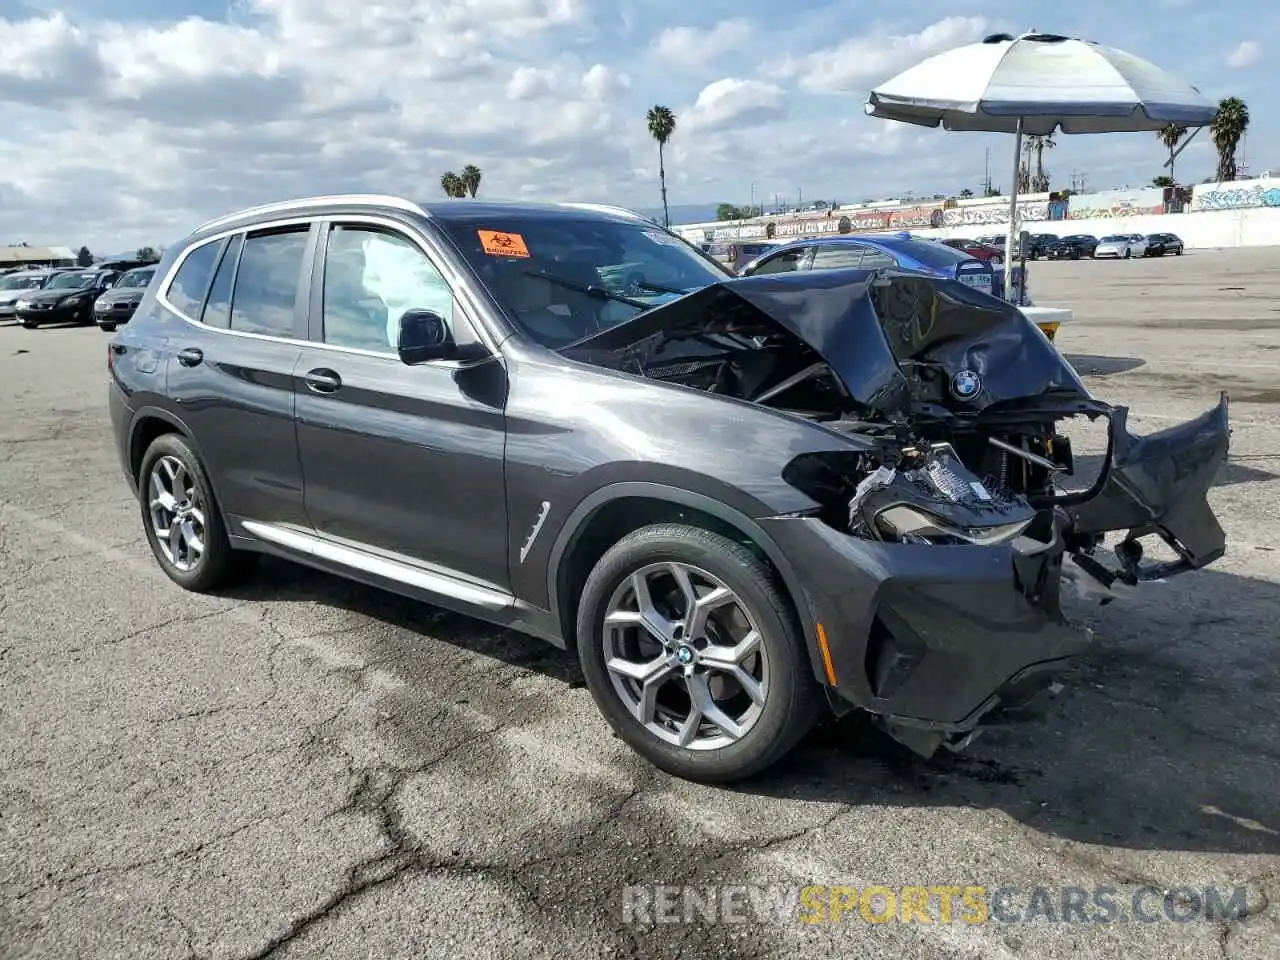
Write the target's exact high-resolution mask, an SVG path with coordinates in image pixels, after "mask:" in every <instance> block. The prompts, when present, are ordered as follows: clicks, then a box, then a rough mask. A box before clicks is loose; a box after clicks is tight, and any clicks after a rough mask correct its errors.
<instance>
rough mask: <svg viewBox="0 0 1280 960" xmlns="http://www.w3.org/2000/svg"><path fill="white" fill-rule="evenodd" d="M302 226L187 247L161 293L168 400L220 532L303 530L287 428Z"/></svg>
mask: <svg viewBox="0 0 1280 960" xmlns="http://www.w3.org/2000/svg"><path fill="white" fill-rule="evenodd" d="M311 243H312V240H311V236H310V232H309V225H308V224H306V223H300V224H299V223H293V224H289V225H285V226H280V227H274V228H269V229H262V230H254V231H249V232H248V233H237V234H233V235H231V236H228V237H224V238H221V239H216V240H210V241H207V242H205V243H204V244H202V245H200V246H198V247H195V248H193V249H192V250H191V251H190V252H189V253H188V254H187V255H186V257H185V259H184V260H183V261H182V263H181V265H180V266H179V267H178V270H177V272H176V273H175V274H174V275H173V278H172V280H171V281H170V283H169V285H168V287H167V288H166V289H165V290H164V291H163V292H162V293H161V296H160V298H159V299H160V300H161V302H162V305H163V306H165V307H166V308H168V309H169V310H170V311H171V312H173V313H176V314H177V315H178V316H179V317H181V318H182V319H183V320H185V321H186V322H185V323H184V324H182V325H181V327H180V328H178V329H177V333H176V335H175V336H173V337H172V338H171V340H170V347H171V349H172V353H173V356H172V359H171V360H170V362H169V365H168V369H169V373H168V393H169V395H170V397H171V398H172V399H173V400H174V401H175V402H176V403H177V405H178V407H179V414H180V416H181V417H182V419H183V420H184V421H185V422H186V423H187V425H188V426H189V427H190V429H191V432H192V435H193V436H194V438H195V440H196V442H197V444H198V446H199V453H200V456H201V458H202V459H203V461H204V463H205V467H206V469H207V470H208V471H209V473H210V478H211V480H212V482H213V486H214V490H215V492H216V494H217V497H218V499H219V501H220V503H221V505H222V509H223V513H224V514H225V515H226V518H227V520H228V522H229V524H230V527H231V532H232V533H236V532H239V523H240V522H241V521H244V520H258V521H268V522H277V523H292V524H303V525H305V524H306V522H307V518H306V511H305V509H304V507H303V501H302V471H301V468H300V466H299V463H298V440H297V434H296V432H295V428H294V379H293V377H294V368H295V367H296V365H297V363H298V358H299V357H300V356H301V354H302V349H301V346H300V343H299V341H300V340H301V338H302V335H303V331H304V329H305V327H304V324H305V297H304V296H302V295H301V293H300V292H301V291H303V290H305V289H306V287H307V281H308V279H309V276H310V273H309V270H310V259H309V258H308V256H307V253H308V251H309V250H310V248H311Z"/></svg>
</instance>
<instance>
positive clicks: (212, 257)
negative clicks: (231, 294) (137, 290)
mask: <svg viewBox="0 0 1280 960" xmlns="http://www.w3.org/2000/svg"><path fill="white" fill-rule="evenodd" d="M221 246H222V244H221V243H220V242H219V241H217V240H210V241H209V242H208V243H203V244H201V245H200V246H198V247H196V248H195V249H194V250H192V251H191V252H190V253H189V254H187V258H186V259H185V260H183V261H182V266H180V267H179V268H178V272H177V273H176V274H174V277H173V279H172V280H171V281H169V289H168V290H166V291H165V295H164V296H165V299H166V300H168V301H169V303H170V304H172V305H173V308H174V309H175V310H177V311H178V312H179V313H181V314H183V315H184V316H186V317H187V318H189V319H194V318H196V317H198V316H200V305H201V304H202V303H204V295H205V291H206V290H208V289H209V280H210V278H212V276H213V267H214V264H215V263H216V262H217V258H218V250H219V248H220V247H221Z"/></svg>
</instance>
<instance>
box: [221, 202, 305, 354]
mask: <svg viewBox="0 0 1280 960" xmlns="http://www.w3.org/2000/svg"><path fill="white" fill-rule="evenodd" d="M306 249H307V228H306V227H300V228H289V229H288V230H278V231H271V232H264V233H257V234H253V233H251V234H249V235H248V236H246V237H245V240H244V249H243V250H242V251H241V253H240V265H239V268H238V269H237V271H236V282H235V291H234V293H233V294H232V298H231V329H232V330H235V331H239V332H240V333H258V334H263V335H265V336H271V337H295V336H296V335H297V333H296V325H295V323H294V304H295V303H296V301H297V299H298V275H299V273H300V271H301V269H302V256H303V254H304V253H305V251H306Z"/></svg>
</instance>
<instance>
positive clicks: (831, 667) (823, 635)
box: [818, 623, 836, 687]
mask: <svg viewBox="0 0 1280 960" xmlns="http://www.w3.org/2000/svg"><path fill="white" fill-rule="evenodd" d="M818 649H819V650H821V651H822V668H823V670H825V671H826V674H827V683H829V684H831V686H833V687H834V686H835V685H836V665H835V664H834V663H832V662H831V648H830V647H829V646H827V631H826V628H825V627H823V625H822V624H821V623H819V624H818Z"/></svg>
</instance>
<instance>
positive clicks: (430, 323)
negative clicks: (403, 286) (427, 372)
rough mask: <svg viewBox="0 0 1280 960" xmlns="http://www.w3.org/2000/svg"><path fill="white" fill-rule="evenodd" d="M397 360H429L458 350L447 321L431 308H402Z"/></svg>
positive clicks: (445, 358) (422, 361) (410, 361)
mask: <svg viewBox="0 0 1280 960" xmlns="http://www.w3.org/2000/svg"><path fill="white" fill-rule="evenodd" d="M396 352H397V353H399V354H400V361H401V362H402V363H407V364H410V365H413V364H417V363H428V362H430V361H432V360H452V359H454V357H455V356H457V353H458V345H457V344H456V343H454V341H453V334H452V333H450V332H449V325H448V324H447V323H445V321H444V317H442V316H440V314H438V313H436V312H434V311H432V310H406V311H405V312H404V313H403V314H402V315H401V317H400V338H399V341H398V343H397V345H396Z"/></svg>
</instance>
